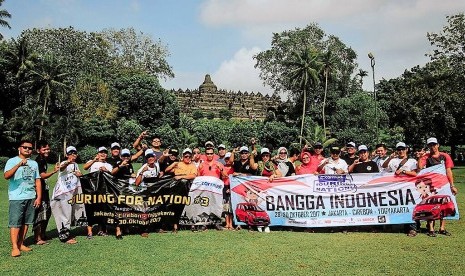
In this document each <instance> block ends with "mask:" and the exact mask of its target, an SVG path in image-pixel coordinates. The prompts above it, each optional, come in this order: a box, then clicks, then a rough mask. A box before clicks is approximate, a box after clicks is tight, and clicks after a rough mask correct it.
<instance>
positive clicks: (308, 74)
mask: <svg viewBox="0 0 465 276" xmlns="http://www.w3.org/2000/svg"><path fill="white" fill-rule="evenodd" d="M284 65H285V66H288V67H289V68H290V70H289V72H288V73H286V77H287V78H288V79H289V80H290V81H291V84H292V87H296V86H297V87H299V88H300V89H302V93H303V98H304V99H303V100H304V102H303V110H302V124H301V127H300V144H302V135H303V131H304V121H305V111H306V110H305V109H306V104H307V91H308V89H309V88H310V87H316V86H317V85H318V83H319V78H318V73H319V72H320V71H321V68H322V66H323V64H322V62H321V61H320V55H319V54H318V52H317V51H316V50H314V49H311V48H309V47H307V48H305V49H304V50H303V51H301V52H296V51H294V52H292V54H291V60H290V61H286V62H284Z"/></svg>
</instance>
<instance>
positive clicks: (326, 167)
mask: <svg viewBox="0 0 465 276" xmlns="http://www.w3.org/2000/svg"><path fill="white" fill-rule="evenodd" d="M329 152H330V153H331V157H329V158H326V159H324V160H322V161H321V162H320V165H319V166H318V172H321V171H324V173H325V174H346V173H347V171H348V167H349V166H348V165H347V163H346V161H345V160H344V159H342V158H340V156H339V155H340V154H341V150H340V149H339V148H338V147H332V148H331V149H330V151H329Z"/></svg>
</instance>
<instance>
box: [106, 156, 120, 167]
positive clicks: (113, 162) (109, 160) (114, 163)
mask: <svg viewBox="0 0 465 276" xmlns="http://www.w3.org/2000/svg"><path fill="white" fill-rule="evenodd" d="M118 162H121V157H119V156H116V157H114V156H111V157H108V158H107V163H108V164H110V165H111V166H112V167H113V168H114V167H116V166H117V164H118Z"/></svg>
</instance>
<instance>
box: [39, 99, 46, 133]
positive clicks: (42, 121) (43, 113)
mask: <svg viewBox="0 0 465 276" xmlns="http://www.w3.org/2000/svg"><path fill="white" fill-rule="evenodd" d="M46 112H47V98H45V100H44V108H43V109H42V118H41V119H40V130H39V140H41V139H42V129H43V128H44V117H45V113H46Z"/></svg>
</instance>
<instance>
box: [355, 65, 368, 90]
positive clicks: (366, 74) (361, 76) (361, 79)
mask: <svg viewBox="0 0 465 276" xmlns="http://www.w3.org/2000/svg"><path fill="white" fill-rule="evenodd" d="M357 76H359V77H360V87H362V86H363V78H364V77H368V71H365V70H363V69H358V73H357Z"/></svg>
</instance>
